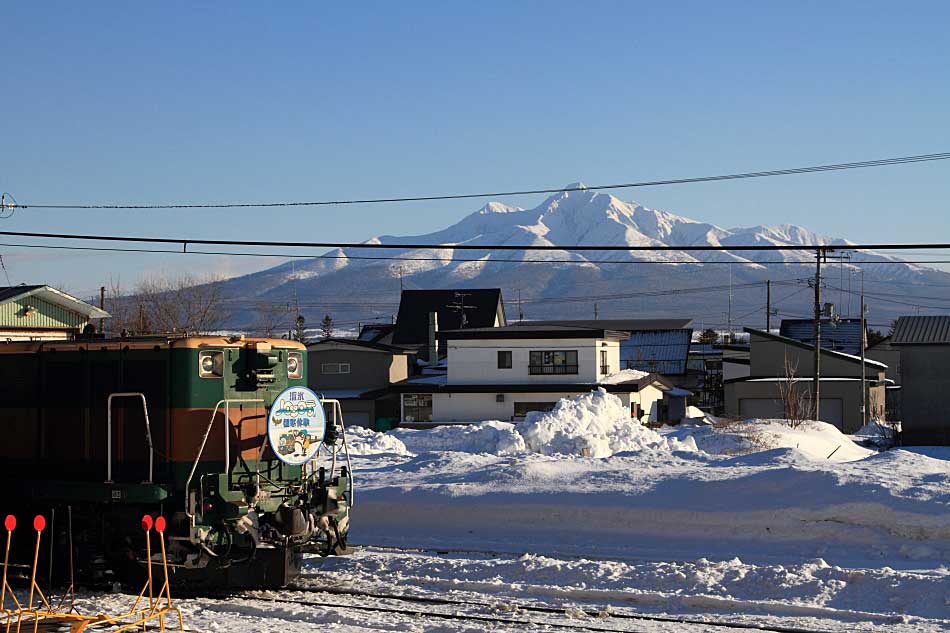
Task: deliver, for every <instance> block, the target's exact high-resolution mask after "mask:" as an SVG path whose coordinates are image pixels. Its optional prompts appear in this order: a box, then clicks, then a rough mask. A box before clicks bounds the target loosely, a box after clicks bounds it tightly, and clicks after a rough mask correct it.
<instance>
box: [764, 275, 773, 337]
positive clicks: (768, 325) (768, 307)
mask: <svg viewBox="0 0 950 633" xmlns="http://www.w3.org/2000/svg"><path fill="white" fill-rule="evenodd" d="M765 331H766V332H771V331H772V280H771V279H766V280H765Z"/></svg>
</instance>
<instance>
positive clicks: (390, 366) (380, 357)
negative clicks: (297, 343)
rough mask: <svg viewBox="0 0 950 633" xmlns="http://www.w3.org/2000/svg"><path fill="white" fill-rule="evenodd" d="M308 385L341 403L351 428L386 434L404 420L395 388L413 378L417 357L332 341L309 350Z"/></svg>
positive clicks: (387, 347) (342, 340)
mask: <svg viewBox="0 0 950 633" xmlns="http://www.w3.org/2000/svg"><path fill="white" fill-rule="evenodd" d="M307 352H308V353H307V359H308V363H307V364H308V371H307V377H308V381H307V382H308V384H309V386H310V388H311V389H313V390H314V391H315V392H317V393H319V394H321V395H322V396H323V397H325V398H334V399H336V400H339V401H340V405H341V409H342V411H343V417H344V419H345V420H346V423H347V424H353V425H356V426H363V427H367V428H377V429H385V428H390V427H391V426H393V425H394V424H395V423H396V422H397V421H398V419H399V407H400V402H399V396H398V394H395V393H392V392H391V390H390V385H391V384H392V383H396V382H400V381H404V380H406V379H407V378H408V377H409V367H410V364H411V362H412V359H413V358H414V356H415V352H413V351H411V350H406V349H403V348H400V347H394V346H392V345H386V344H383V343H373V342H370V341H362V340H359V339H346V338H330V339H323V340H321V341H317V342H316V343H311V344H310V345H308V346H307Z"/></svg>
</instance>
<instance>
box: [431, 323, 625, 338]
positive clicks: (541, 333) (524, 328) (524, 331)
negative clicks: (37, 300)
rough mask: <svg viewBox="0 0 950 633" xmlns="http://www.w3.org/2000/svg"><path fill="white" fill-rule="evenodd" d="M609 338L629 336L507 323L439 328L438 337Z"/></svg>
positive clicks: (558, 326) (611, 331)
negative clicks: (488, 325) (495, 325)
mask: <svg viewBox="0 0 950 633" xmlns="http://www.w3.org/2000/svg"><path fill="white" fill-rule="evenodd" d="M541 338H543V339H601V338H603V339H610V340H616V341H621V340H625V339H627V338H630V335H629V334H628V333H627V332H621V331H618V330H605V329H603V328H584V327H569V326H565V325H509V326H506V327H480V328H465V329H463V330H441V331H440V332H439V339H441V340H459V339H488V340H492V339H508V340H512V339H514V340H517V339H541Z"/></svg>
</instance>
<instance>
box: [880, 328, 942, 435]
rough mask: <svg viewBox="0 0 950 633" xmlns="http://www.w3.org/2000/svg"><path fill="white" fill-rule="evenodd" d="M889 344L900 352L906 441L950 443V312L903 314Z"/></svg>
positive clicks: (902, 414)
mask: <svg viewBox="0 0 950 633" xmlns="http://www.w3.org/2000/svg"><path fill="white" fill-rule="evenodd" d="M888 347H890V348H892V349H896V350H898V351H899V352H900V380H901V392H902V393H901V423H902V429H903V433H902V438H901V439H902V441H903V443H904V444H942V445H950V416H948V415H947V402H946V400H944V396H945V395H947V394H948V393H950V315H939V316H903V317H900V318H899V319H897V323H895V325H894V332H893V333H892V334H891V336H890V341H889V346H888Z"/></svg>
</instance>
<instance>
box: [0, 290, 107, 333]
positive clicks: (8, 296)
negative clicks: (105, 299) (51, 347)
mask: <svg viewBox="0 0 950 633" xmlns="http://www.w3.org/2000/svg"><path fill="white" fill-rule="evenodd" d="M110 317H111V315H110V314H109V313H108V312H106V311H105V310H102V309H100V308H97V307H96V306H94V305H92V304H90V303H86V302H85V301H82V300H80V299H77V298H76V297H73V296H70V295H68V294H66V293H65V292H63V291H62V290H57V289H56V288H53V287H52V286H46V285H38V286H8V287H0V341H7V342H12V341H60V340H69V339H74V338H76V337H79V336H82V335H90V334H92V333H94V332H95V331H96V330H97V328H96V324H95V323H94V320H97V319H108V318H110Z"/></svg>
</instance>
